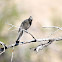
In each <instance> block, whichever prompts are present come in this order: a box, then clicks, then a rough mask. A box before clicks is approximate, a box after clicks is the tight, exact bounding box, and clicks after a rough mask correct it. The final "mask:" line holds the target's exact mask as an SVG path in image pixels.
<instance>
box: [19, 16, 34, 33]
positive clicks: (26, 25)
mask: <svg viewBox="0 0 62 62" xmlns="http://www.w3.org/2000/svg"><path fill="white" fill-rule="evenodd" d="M32 20H33V18H32V16H30V17H29V18H28V19H26V20H24V21H23V22H22V23H21V25H20V28H19V31H18V32H20V31H21V29H25V30H27V29H28V28H29V27H30V26H31V24H32Z"/></svg>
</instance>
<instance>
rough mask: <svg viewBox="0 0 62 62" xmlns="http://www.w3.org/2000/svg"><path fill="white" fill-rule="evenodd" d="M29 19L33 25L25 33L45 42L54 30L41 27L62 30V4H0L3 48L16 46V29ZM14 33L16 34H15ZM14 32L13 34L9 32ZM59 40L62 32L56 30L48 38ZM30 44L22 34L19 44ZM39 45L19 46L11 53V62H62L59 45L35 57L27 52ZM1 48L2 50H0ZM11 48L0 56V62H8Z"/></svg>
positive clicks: (18, 0)
mask: <svg viewBox="0 0 62 62" xmlns="http://www.w3.org/2000/svg"><path fill="white" fill-rule="evenodd" d="M29 16H32V17H33V22H32V25H31V27H30V28H29V29H28V31H29V32H30V33H31V34H33V36H34V37H35V38H36V39H40V38H47V37H48V36H49V35H50V34H51V33H52V32H54V31H55V30H57V29H54V28H42V27H43V26H46V27H47V26H59V27H62V0H0V41H2V42H4V43H5V44H6V45H10V44H12V43H15V41H16V39H17V37H18V28H15V27H13V28H12V29H10V30H9V28H10V27H11V26H10V25H8V24H13V25H15V26H17V27H19V26H20V24H21V22H22V21H23V20H25V19H27V18H29ZM15 29H17V30H15ZM12 30H15V31H12ZM60 36H62V31H60V30H58V31H57V32H56V33H54V34H53V35H52V36H50V38H57V37H60ZM29 40H32V37H31V36H30V35H29V34H27V33H24V34H23V36H22V37H21V39H20V42H21V41H25V42H26V41H29ZM39 44H41V43H31V44H26V45H19V46H17V47H15V49H14V58H13V62H62V41H58V42H53V43H52V44H51V45H49V46H48V47H47V48H45V49H43V50H41V51H39V52H38V53H36V52H34V51H32V50H30V48H32V47H36V46H37V45H39ZM0 47H2V46H0ZM11 53H12V48H10V49H8V50H6V52H5V53H3V54H2V55H0V62H10V60H11Z"/></svg>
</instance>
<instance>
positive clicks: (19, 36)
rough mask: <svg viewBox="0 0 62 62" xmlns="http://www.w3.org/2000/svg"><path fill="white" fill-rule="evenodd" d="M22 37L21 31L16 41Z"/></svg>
mask: <svg viewBox="0 0 62 62" xmlns="http://www.w3.org/2000/svg"><path fill="white" fill-rule="evenodd" d="M22 35H23V30H22V31H20V32H19V36H18V38H17V41H18V40H19V39H20V37H21V36H22Z"/></svg>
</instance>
